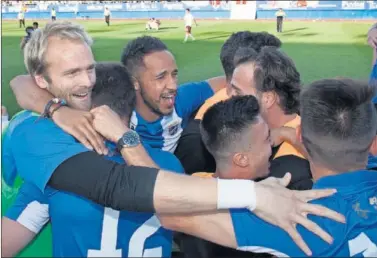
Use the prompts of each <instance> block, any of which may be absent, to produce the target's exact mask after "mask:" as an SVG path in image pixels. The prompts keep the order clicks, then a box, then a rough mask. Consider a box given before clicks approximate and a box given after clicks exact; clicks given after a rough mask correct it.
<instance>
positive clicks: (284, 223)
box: [159, 177, 344, 255]
mask: <svg viewBox="0 0 377 258" xmlns="http://www.w3.org/2000/svg"><path fill="white" fill-rule="evenodd" d="M262 182H263V181H262ZM288 183H289V177H285V178H284V179H276V178H270V179H267V180H264V183H263V184H265V185H266V186H267V185H269V186H270V187H271V188H270V191H269V192H268V193H267V192H265V194H263V196H264V197H266V199H264V200H259V198H258V202H257V203H259V205H261V206H264V207H263V208H262V207H260V208H261V210H264V211H261V212H260V211H256V210H255V211H254V212H255V214H256V215H257V216H259V217H260V218H262V219H264V220H266V221H268V222H270V223H272V224H273V225H276V226H279V227H280V228H282V229H283V230H285V231H286V232H287V233H288V234H289V236H290V237H291V238H292V239H293V241H294V242H295V243H296V244H297V245H298V246H299V247H300V248H301V249H302V250H303V251H304V252H305V253H306V254H307V255H310V254H311V251H310V249H309V247H308V246H307V244H306V243H305V242H304V240H303V239H302V237H301V236H300V234H299V233H298V231H297V230H296V228H295V227H294V226H293V224H290V223H291V222H292V221H290V220H291V218H295V221H297V222H298V221H301V222H302V223H301V222H300V223H299V224H302V225H303V226H304V227H306V228H307V229H308V230H310V231H312V232H313V233H314V234H316V235H318V236H319V237H321V238H322V239H323V240H325V241H326V242H328V243H331V242H332V237H331V236H330V235H329V234H328V233H326V232H325V231H324V230H323V229H321V228H320V227H319V226H318V225H316V224H315V223H313V222H311V221H309V220H308V219H307V218H306V217H304V216H303V215H302V213H301V212H303V210H301V211H297V214H294V213H295V212H293V213H291V212H290V210H291V209H296V208H298V209H304V206H306V207H307V208H308V207H309V206H307V205H308V204H306V201H308V200H310V199H311V197H309V195H312V194H314V192H312V191H303V192H299V193H298V194H299V195H301V196H300V197H299V196H298V195H297V198H298V199H300V200H301V201H299V202H301V203H299V202H297V199H296V200H295V198H294V197H293V196H292V195H289V194H288V195H287V193H289V192H291V191H289V190H287V189H285V188H284V187H283V186H282V185H280V184H283V185H286V184H288ZM256 185H257V184H256ZM316 194H318V192H317V193H316ZM272 195H274V197H273V199H270V197H272ZM304 195H305V196H306V197H304ZM237 196H238V195H237ZM258 196H259V195H258ZM261 196H262V194H261ZM292 197H293V198H292ZM312 197H314V195H313V196H312ZM317 197H319V196H317ZM317 197H314V198H317ZM301 205H304V206H301ZM311 206H312V207H311V208H310V209H311V212H318V213H317V214H318V215H319V216H325V217H329V218H331V219H335V220H337V221H340V222H344V218H343V219H342V217H343V216H342V215H340V214H338V213H336V212H334V211H331V210H329V209H327V208H324V207H321V206H315V205H311ZM305 209H306V208H305ZM315 209H321V211H319V210H317V211H315ZM267 210H269V212H268V213H269V214H273V213H275V214H276V215H274V217H275V216H276V219H277V220H276V219H275V218H272V217H270V215H267V213H265V211H267ZM273 210H274V211H273ZM291 211H293V210H291ZM244 212H245V211H244ZM245 213H247V212H245ZM288 217H290V218H288ZM159 219H160V221H161V223H162V225H163V226H164V227H166V228H168V229H171V230H175V231H179V232H183V233H186V234H190V235H194V236H197V237H200V238H203V239H205V240H208V241H211V242H214V243H216V244H220V245H223V246H227V247H231V248H237V247H238V244H237V239H236V235H235V231H234V228H233V224H232V218H231V216H230V214H229V212H228V211H222V212H217V213H201V214H188V215H183V214H181V215H173V214H172V215H170V214H169V215H161V214H160V215H159ZM302 219H304V220H305V222H304V220H302ZM288 221H290V222H288ZM249 225H250V224H249ZM253 230H255V231H253ZM245 231H247V232H248V234H251V235H257V234H259V233H260V232H261V227H258V228H257V227H248V228H246V229H245ZM287 237H288V236H287Z"/></svg>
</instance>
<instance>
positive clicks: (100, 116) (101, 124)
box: [90, 105, 130, 143]
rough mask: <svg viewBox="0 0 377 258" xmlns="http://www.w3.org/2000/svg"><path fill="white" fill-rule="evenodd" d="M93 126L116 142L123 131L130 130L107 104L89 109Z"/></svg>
mask: <svg viewBox="0 0 377 258" xmlns="http://www.w3.org/2000/svg"><path fill="white" fill-rule="evenodd" d="M90 113H91V114H92V115H93V118H94V120H93V126H94V128H95V129H96V131H97V132H99V133H100V134H102V136H103V137H105V138H106V139H108V140H109V141H112V142H115V143H116V142H117V141H118V140H119V139H120V138H121V137H122V136H123V134H124V133H125V132H127V131H128V130H130V129H129V128H128V127H127V126H126V123H125V122H124V121H122V119H121V118H120V117H119V115H118V114H117V113H115V112H114V111H113V110H112V109H111V108H109V107H108V106H106V105H104V106H100V107H97V108H94V109H92V110H91V111H90Z"/></svg>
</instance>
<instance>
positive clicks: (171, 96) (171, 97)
mask: <svg viewBox="0 0 377 258" xmlns="http://www.w3.org/2000/svg"><path fill="white" fill-rule="evenodd" d="M161 98H162V99H163V100H164V101H165V102H166V103H167V104H168V105H169V106H171V105H174V102H175V94H169V95H164V96H162V97H161Z"/></svg>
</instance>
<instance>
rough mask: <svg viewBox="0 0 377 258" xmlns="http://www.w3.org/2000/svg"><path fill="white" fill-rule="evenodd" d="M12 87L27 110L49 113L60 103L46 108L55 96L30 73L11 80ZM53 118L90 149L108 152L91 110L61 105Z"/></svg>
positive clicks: (19, 102)
mask: <svg viewBox="0 0 377 258" xmlns="http://www.w3.org/2000/svg"><path fill="white" fill-rule="evenodd" d="M10 87H11V89H12V91H13V93H14V95H15V96H16V100H17V103H18V105H20V107H22V108H23V109H26V110H31V111H34V112H36V113H39V114H43V113H49V114H52V113H51V112H52V111H53V110H55V109H56V108H57V107H58V105H57V104H52V105H50V108H49V109H48V110H45V107H46V106H47V104H48V103H49V102H50V101H51V100H52V99H53V98H54V96H53V95H52V94H51V93H49V92H48V91H46V90H44V89H42V88H40V87H38V86H37V85H36V83H35V81H34V79H33V77H32V76H30V75H18V76H16V77H15V78H13V79H12V80H11V82H10ZM51 118H52V119H53V120H54V122H55V123H56V124H57V125H58V126H60V127H61V128H62V129H63V130H64V131H66V132H67V133H69V134H71V135H73V136H74V137H75V138H76V139H78V140H79V141H80V142H81V143H82V144H84V145H85V146H86V147H87V148H89V149H95V150H96V151H97V152H98V153H99V154H106V153H107V149H106V147H105V145H104V143H103V140H102V138H101V136H100V135H99V134H98V133H97V132H96V131H95V130H94V129H93V127H92V125H91V121H92V119H93V117H92V115H91V113H90V112H86V111H80V110H74V109H72V108H69V107H66V106H64V107H61V108H59V109H58V110H56V111H55V112H54V113H53V115H52V116H51Z"/></svg>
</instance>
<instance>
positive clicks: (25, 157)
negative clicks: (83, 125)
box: [11, 117, 89, 192]
mask: <svg viewBox="0 0 377 258" xmlns="http://www.w3.org/2000/svg"><path fill="white" fill-rule="evenodd" d="M11 146H12V153H13V157H14V161H15V163H16V166H17V172H18V173H19V175H20V176H21V178H23V179H24V180H25V181H27V182H30V183H33V184H35V185H36V186H37V187H38V189H39V190H41V191H42V192H43V191H44V189H45V187H46V185H47V183H48V181H49V179H50V177H51V175H52V173H53V172H54V171H55V169H56V168H57V167H58V166H59V165H60V164H61V163H63V162H64V161H65V160H67V159H69V158H71V157H72V156H75V155H77V154H79V153H82V152H86V151H89V150H88V149H86V148H85V147H84V146H83V145H82V144H80V143H79V142H77V141H76V140H75V139H74V138H73V137H72V136H71V135H69V134H67V133H65V132H64V131H63V130H62V129H60V128H59V127H58V126H56V125H55V124H54V123H53V122H52V121H51V120H49V119H41V120H37V117H34V118H29V119H27V120H26V121H24V122H23V123H21V124H20V125H18V126H17V127H16V128H15V129H14V131H13V134H12V137H11Z"/></svg>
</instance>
